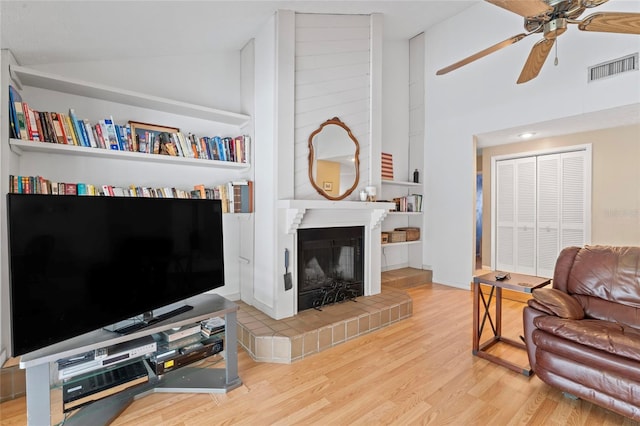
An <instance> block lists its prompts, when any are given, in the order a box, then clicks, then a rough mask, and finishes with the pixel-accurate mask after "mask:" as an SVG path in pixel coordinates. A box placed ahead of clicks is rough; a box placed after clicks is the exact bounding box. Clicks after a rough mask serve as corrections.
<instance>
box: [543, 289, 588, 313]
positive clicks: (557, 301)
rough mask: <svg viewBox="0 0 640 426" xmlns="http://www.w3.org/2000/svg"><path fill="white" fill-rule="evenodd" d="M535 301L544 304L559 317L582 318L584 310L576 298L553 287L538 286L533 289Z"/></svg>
mask: <svg viewBox="0 0 640 426" xmlns="http://www.w3.org/2000/svg"><path fill="white" fill-rule="evenodd" d="M533 298H534V299H535V300H536V302H538V303H540V304H541V305H543V306H545V307H546V308H547V309H548V310H550V311H551V312H553V313H554V314H555V315H556V316H559V317H560V318H568V319H577V320H579V319H582V318H584V310H583V309H582V306H581V305H580V303H578V301H577V300H576V299H574V298H573V297H571V296H569V295H568V294H567V293H564V292H562V291H560V290H556V289H555V288H538V289H536V290H534V291H533Z"/></svg>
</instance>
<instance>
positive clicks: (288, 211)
mask: <svg viewBox="0 0 640 426" xmlns="http://www.w3.org/2000/svg"><path fill="white" fill-rule="evenodd" d="M278 208H279V209H280V210H281V211H283V212H284V215H285V227H286V232H287V233H288V234H290V235H293V236H294V238H295V240H296V241H297V235H296V234H297V231H298V229H302V228H332V227H346V226H364V294H365V296H371V295H374V294H378V293H380V287H381V283H380V273H381V265H380V263H381V260H380V251H381V245H380V244H381V242H380V224H381V222H382V220H383V219H384V218H385V216H386V215H387V212H389V210H391V209H394V208H395V204H394V203H386V202H385V203H383V202H360V201H328V200H326V201H325V200H280V201H278ZM291 264H292V265H297V251H296V250H294V252H293V257H292V259H291ZM293 272H294V274H295V277H297V274H296V271H295V268H294V271H293ZM294 286H297V283H296V282H295V279H294ZM290 294H291V297H293V295H294V294H297V289H296V291H294V292H290ZM294 303H297V302H295V301H294ZM295 311H296V312H297V306H296V309H295Z"/></svg>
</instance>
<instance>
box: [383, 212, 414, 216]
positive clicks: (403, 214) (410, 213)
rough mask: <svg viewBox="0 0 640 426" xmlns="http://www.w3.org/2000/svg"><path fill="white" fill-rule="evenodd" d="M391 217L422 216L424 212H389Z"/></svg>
mask: <svg viewBox="0 0 640 426" xmlns="http://www.w3.org/2000/svg"><path fill="white" fill-rule="evenodd" d="M387 214H388V215H390V216H396V215H397V216H420V215H421V214H422V212H395V211H393V212H389V213H387Z"/></svg>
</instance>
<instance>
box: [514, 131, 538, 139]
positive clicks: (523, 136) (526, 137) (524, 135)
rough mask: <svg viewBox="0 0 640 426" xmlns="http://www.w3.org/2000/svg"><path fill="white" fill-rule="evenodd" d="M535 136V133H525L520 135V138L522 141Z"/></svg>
mask: <svg viewBox="0 0 640 426" xmlns="http://www.w3.org/2000/svg"><path fill="white" fill-rule="evenodd" d="M533 135H535V133H533V132H525V133H520V134H519V135H518V137H519V138H522V139H529V138H530V137H531V136H533Z"/></svg>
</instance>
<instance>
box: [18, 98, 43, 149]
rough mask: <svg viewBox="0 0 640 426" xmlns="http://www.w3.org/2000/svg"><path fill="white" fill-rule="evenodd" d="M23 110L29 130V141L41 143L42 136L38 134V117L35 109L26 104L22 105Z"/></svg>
mask: <svg viewBox="0 0 640 426" xmlns="http://www.w3.org/2000/svg"><path fill="white" fill-rule="evenodd" d="M22 109H23V114H24V121H25V125H26V126H25V127H26V129H27V136H28V137H27V139H29V140H32V141H37V142H40V134H39V133H38V126H37V124H36V115H35V113H34V111H33V109H32V108H31V107H30V106H29V105H28V104H27V103H26V102H23V103H22Z"/></svg>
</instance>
